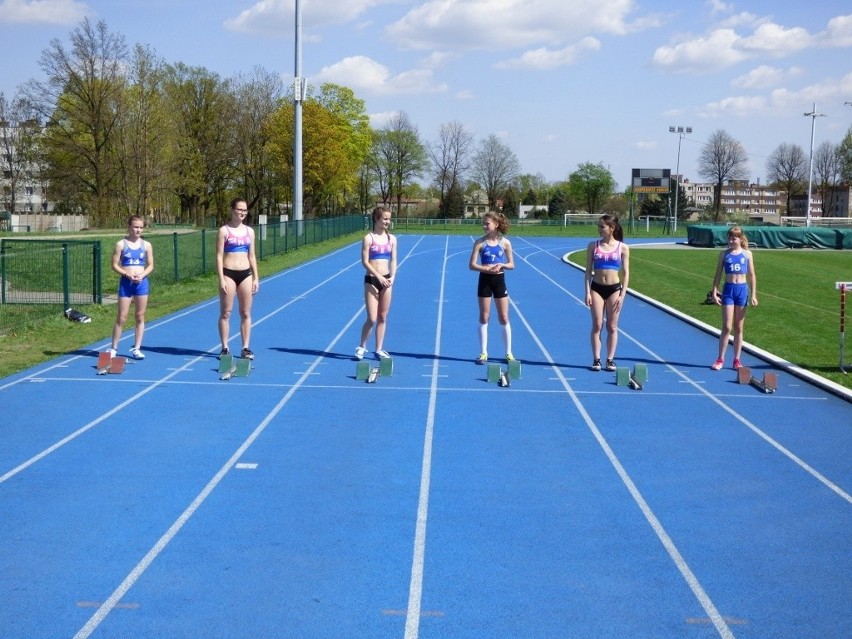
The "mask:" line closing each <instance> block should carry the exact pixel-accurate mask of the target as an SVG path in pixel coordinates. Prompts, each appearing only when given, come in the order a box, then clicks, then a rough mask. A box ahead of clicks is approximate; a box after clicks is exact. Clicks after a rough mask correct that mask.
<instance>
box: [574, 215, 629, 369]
mask: <svg viewBox="0 0 852 639" xmlns="http://www.w3.org/2000/svg"><path fill="white" fill-rule="evenodd" d="M598 233H599V234H600V236H601V237H600V239H599V240H597V241H595V242H590V243H589V246H588V248H587V250H586V277H585V283H586V306H588V307H589V309H590V310H591V313H592V331H591V345H592V370H593V371H599V370H601V333H602V332H603V328H604V325H606V370H608V371H614V370H615V369H616V365H615V349H616V347H617V346H618V318H619V316H620V315H621V309H622V307H623V305H624V298H625V295H627V284H628V282H629V280H630V249H629V248H628V247H627V245H626V244H625V243H624V231H623V230H622V228H621V224H620V223H619V221H618V218H617V217H615V216H614V215H602V216H601V218H600V220H598Z"/></svg>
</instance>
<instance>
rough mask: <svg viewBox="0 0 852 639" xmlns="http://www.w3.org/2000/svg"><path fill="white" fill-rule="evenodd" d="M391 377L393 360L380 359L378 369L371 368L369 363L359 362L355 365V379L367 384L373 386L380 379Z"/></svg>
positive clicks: (390, 358)
mask: <svg viewBox="0 0 852 639" xmlns="http://www.w3.org/2000/svg"><path fill="white" fill-rule="evenodd" d="M391 375H393V358H392V357H382V358H381V359H380V360H379V365H378V367H375V366H372V365H371V363H370V362H367V361H364V360H361V361H359V362H358V363H357V364H356V365H355V379H357V380H358V381H362V382H364V381H365V382H367V383H369V384H375V383H376V380H377V379H378V378H379V377H380V376H381V377H390V376H391Z"/></svg>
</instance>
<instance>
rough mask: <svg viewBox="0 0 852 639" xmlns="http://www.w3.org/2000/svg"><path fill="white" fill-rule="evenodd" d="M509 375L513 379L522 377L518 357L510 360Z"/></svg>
mask: <svg viewBox="0 0 852 639" xmlns="http://www.w3.org/2000/svg"><path fill="white" fill-rule="evenodd" d="M507 371H508V373H509V377H510V378H512V379H521V362H520V360H517V359H512V360H509V368H508V369H507Z"/></svg>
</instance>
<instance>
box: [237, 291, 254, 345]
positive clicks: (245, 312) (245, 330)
mask: <svg viewBox="0 0 852 639" xmlns="http://www.w3.org/2000/svg"><path fill="white" fill-rule="evenodd" d="M251 283H252V279H251V278H250V277H247V278H245V279H244V280H243V281H242V282H240V285H239V286H238V287H237V301H238V302H239V304H240V338H242V341H243V348H249V347H250V346H251V303H252V300H253V299H254V296H253V295H252V294H251Z"/></svg>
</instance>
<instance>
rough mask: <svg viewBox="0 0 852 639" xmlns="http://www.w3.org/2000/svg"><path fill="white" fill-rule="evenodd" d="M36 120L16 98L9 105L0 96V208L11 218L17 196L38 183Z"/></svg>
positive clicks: (37, 124) (23, 101)
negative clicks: (0, 181)
mask: <svg viewBox="0 0 852 639" xmlns="http://www.w3.org/2000/svg"><path fill="white" fill-rule="evenodd" d="M40 132H41V126H39V122H38V120H37V119H36V118H35V114H34V113H33V111H32V109H31V108H30V106H29V105H28V103H27V101H26V100H24V99H23V97H21V96H20V95H16V96H15V97H14V98H12V100H11V101H9V100H7V99H6V96H5V95H4V94H3V93H2V92H0V173H2V174H3V175H5V176H6V180H5V186H6V187H7V188H4V189H3V190H2V200H0V208H4V209H5V210H6V211H8V212H9V213H11V214H13V215H14V214H15V210H16V206H17V200H18V195H19V194H20V193H21V191H22V190H24V189H26V188H27V187H34V186H35V183H36V180H38V179H39V167H38V161H37V159H38V136H39V134H40Z"/></svg>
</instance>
